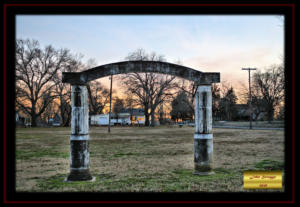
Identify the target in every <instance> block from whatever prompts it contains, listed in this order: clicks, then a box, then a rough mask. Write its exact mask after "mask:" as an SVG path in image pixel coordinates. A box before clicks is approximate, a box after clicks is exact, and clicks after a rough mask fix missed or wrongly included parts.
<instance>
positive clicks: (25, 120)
mask: <svg viewBox="0 0 300 207" xmlns="http://www.w3.org/2000/svg"><path fill="white" fill-rule="evenodd" d="M16 125H17V126H25V127H31V119H30V118H29V117H26V115H21V113H19V112H16Z"/></svg>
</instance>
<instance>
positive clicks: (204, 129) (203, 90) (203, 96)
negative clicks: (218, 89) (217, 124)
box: [195, 85, 212, 134]
mask: <svg viewBox="0 0 300 207" xmlns="http://www.w3.org/2000/svg"><path fill="white" fill-rule="evenodd" d="M195 133H196V134H211V133H212V94H211V86H210V85H200V86H198V89H197V92H196V95H195Z"/></svg>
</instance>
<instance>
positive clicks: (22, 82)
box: [15, 39, 285, 126]
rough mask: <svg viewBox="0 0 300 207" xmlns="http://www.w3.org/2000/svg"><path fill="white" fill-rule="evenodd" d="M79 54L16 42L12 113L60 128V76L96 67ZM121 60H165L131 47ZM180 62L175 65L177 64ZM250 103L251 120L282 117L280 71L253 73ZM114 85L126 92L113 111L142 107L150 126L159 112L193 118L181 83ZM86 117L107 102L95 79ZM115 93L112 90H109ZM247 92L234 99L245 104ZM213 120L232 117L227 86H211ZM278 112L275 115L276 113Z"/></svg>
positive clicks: (133, 77) (65, 89) (64, 116)
mask: <svg viewBox="0 0 300 207" xmlns="http://www.w3.org/2000/svg"><path fill="white" fill-rule="evenodd" d="M82 57H83V56H82V55H80V54H73V53H72V52H71V51H70V50H68V49H56V48H54V47H53V46H51V45H49V46H46V47H44V48H41V46H40V44H39V42H38V41H36V40H28V39H27V40H22V39H18V40H17V41H16V61H15V70H16V84H15V86H16V88H15V89H16V90H15V91H16V99H15V104H16V111H18V112H20V111H21V112H22V113H24V114H26V115H27V116H29V117H30V118H31V125H32V126H37V122H38V121H39V120H43V121H44V122H46V121H47V120H48V119H49V118H51V117H53V115H54V113H58V114H59V115H60V117H61V122H62V125H63V126H69V125H70V120H71V86H70V84H65V83H62V82H61V75H62V72H80V71H83V70H86V69H89V68H91V67H94V66H96V62H95V61H94V60H92V59H91V60H89V61H88V62H87V63H83V62H82ZM125 60H139V61H149V60H152V61H166V59H165V57H164V56H163V55H158V54H156V53H154V52H153V53H147V52H146V51H145V50H144V49H137V50H136V51H134V52H132V53H130V54H128V56H127V57H125ZM177 64H180V63H177ZM252 78H253V82H252V91H253V93H252V105H254V106H255V107H254V109H255V110H254V114H255V115H256V117H258V115H259V114H260V113H262V112H266V113H267V117H268V120H269V121H271V120H273V119H274V113H275V111H276V110H278V109H280V110H281V111H280V110H279V112H280V113H281V116H282V117H281V118H283V117H284V111H283V106H284V88H285V87H284V67H283V66H282V65H272V66H270V67H269V68H268V69H267V70H265V72H262V71H257V72H256V73H254V74H253V77H252ZM118 79H119V80H120V81H118V82H119V83H120V87H121V88H123V89H124V91H126V93H125V96H124V97H123V99H121V98H119V97H115V98H114V103H115V104H114V107H113V112H115V113H119V112H120V111H121V110H122V109H123V108H125V107H127V108H134V107H139V108H143V109H144V115H145V125H146V126H150V125H152V126H154V121H152V122H150V120H154V119H155V115H156V114H157V113H158V114H159V118H160V120H161V121H162V120H163V118H162V117H163V114H164V113H165V112H164V110H165V111H167V110H168V111H169V112H168V113H169V115H170V117H171V119H173V120H175V121H176V120H177V121H178V120H192V119H193V117H194V96H195V93H196V90H197V86H196V85H195V84H194V83H193V82H191V81H187V80H183V79H180V78H177V77H175V76H171V75H162V74H158V73H151V72H147V73H129V74H122V75H119V78H118ZM87 89H88V97H89V112H90V114H91V115H92V114H100V113H103V112H104V109H105V107H106V106H107V105H108V103H109V93H110V92H109V89H108V88H107V87H105V86H104V85H103V84H101V82H100V81H99V80H94V81H91V82H89V83H88V84H87ZM114 92H115V91H114ZM248 94H249V93H248V90H247V89H246V88H244V90H243V93H242V94H241V95H240V96H241V99H244V100H245V102H247V104H249V99H248V98H247V97H248ZM212 97H213V106H212V107H213V117H218V118H219V119H222V120H235V119H236V118H237V108H236V105H237V104H236V103H237V100H238V98H237V95H236V92H235V90H234V88H233V87H232V86H230V87H229V86H228V85H226V84H213V85H212ZM280 113H279V114H280Z"/></svg>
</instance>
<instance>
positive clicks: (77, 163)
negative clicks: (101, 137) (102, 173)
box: [70, 140, 90, 169]
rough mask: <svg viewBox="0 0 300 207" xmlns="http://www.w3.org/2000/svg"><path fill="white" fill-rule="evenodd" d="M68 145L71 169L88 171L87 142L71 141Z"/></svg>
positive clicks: (88, 153)
mask: <svg viewBox="0 0 300 207" xmlns="http://www.w3.org/2000/svg"><path fill="white" fill-rule="evenodd" d="M70 145H71V150H70V157H71V159H70V167H71V169H72V168H77V169H88V168H89V167H90V152H89V140H71V141H70Z"/></svg>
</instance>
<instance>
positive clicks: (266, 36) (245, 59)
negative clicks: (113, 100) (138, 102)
mask: <svg viewBox="0 0 300 207" xmlns="http://www.w3.org/2000/svg"><path fill="white" fill-rule="evenodd" d="M16 31H17V32H16V36H17V38H18V39H19V38H21V39H26V38H29V39H36V40H38V41H39V42H40V44H41V45H42V46H45V45H49V44H51V45H52V46H54V47H55V48H62V47H63V48H68V49H70V50H71V51H72V52H73V53H81V54H83V55H84V58H83V61H84V62H86V61H87V60H88V59H90V58H94V59H95V60H96V61H97V64H98V65H102V64H108V63H112V62H118V61H123V60H124V58H125V57H126V56H127V55H128V53H130V52H133V51H135V50H136V49H138V48H144V49H145V50H146V51H147V52H149V53H150V52H156V53H158V54H162V55H164V56H165V58H166V59H167V62H173V63H174V62H176V61H178V60H180V61H181V62H182V64H183V65H185V66H187V67H191V68H194V69H197V70H200V71H202V72H220V73H221V80H222V81H227V82H230V83H232V84H236V83H238V82H240V81H241V82H244V83H247V81H248V73H247V72H245V71H242V70H241V68H243V67H256V68H258V69H264V68H265V67H267V66H269V65H272V64H279V63H280V62H281V61H282V59H281V58H282V56H283V55H284V54H283V48H284V33H283V31H284V23H283V17H280V16H275V15H239V16H238V15H96V16H95V15H89V16H84V15H80V16H79V15H77V16H70V15H51V16H50V15H48V16H46V15H26V16H25V15H18V16H17V17H16ZM104 83H107V81H104Z"/></svg>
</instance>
